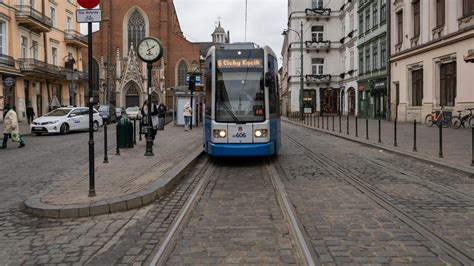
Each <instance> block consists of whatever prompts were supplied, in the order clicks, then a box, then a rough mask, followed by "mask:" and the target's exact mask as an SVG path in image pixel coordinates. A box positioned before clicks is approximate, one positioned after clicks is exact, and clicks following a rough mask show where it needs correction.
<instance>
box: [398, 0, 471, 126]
mask: <svg viewBox="0 0 474 266" xmlns="http://www.w3.org/2000/svg"><path fill="white" fill-rule="evenodd" d="M390 4H391V5H392V12H391V19H392V24H391V25H392V27H391V30H390V32H391V38H392V44H393V45H392V47H391V49H392V56H391V60H390V61H391V66H392V70H391V75H392V84H393V85H392V88H393V89H392V97H391V99H392V101H391V104H392V108H391V109H392V112H393V113H392V117H395V116H397V117H398V119H399V120H400V121H406V120H410V121H411V120H413V119H416V120H418V121H420V120H421V121H423V120H424V118H425V116H426V115H428V114H430V113H431V112H432V111H433V110H440V109H441V106H445V110H446V111H450V112H452V114H453V115H457V112H456V111H459V110H463V109H465V108H468V107H470V108H473V107H474V90H473V86H472V83H471V82H472V81H471V79H472V76H473V75H474V64H472V63H466V62H465V61H464V59H463V56H464V55H465V54H467V52H468V50H469V49H472V48H474V0H436V1H435V0H391V1H390Z"/></svg>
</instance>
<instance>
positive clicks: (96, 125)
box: [92, 121, 99, 131]
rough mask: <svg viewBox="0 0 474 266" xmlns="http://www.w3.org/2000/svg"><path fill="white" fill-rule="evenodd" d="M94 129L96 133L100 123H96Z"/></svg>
mask: <svg viewBox="0 0 474 266" xmlns="http://www.w3.org/2000/svg"><path fill="white" fill-rule="evenodd" d="M92 129H93V130H94V131H97V130H99V122H97V121H94V126H93V127H92Z"/></svg>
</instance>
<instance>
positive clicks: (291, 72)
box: [282, 0, 357, 113]
mask: <svg viewBox="0 0 474 266" xmlns="http://www.w3.org/2000/svg"><path fill="white" fill-rule="evenodd" d="M345 1H346V0H291V1H288V16H289V21H288V28H289V30H288V31H287V34H288V36H287V38H288V39H287V41H285V47H286V48H285V47H283V50H285V49H286V51H287V52H288V54H287V56H285V55H284V59H286V60H287V62H286V65H287V69H285V66H286V65H285V63H284V64H283V65H284V68H283V71H282V77H285V76H286V75H287V76H286V77H287V81H288V98H289V105H290V106H289V108H290V110H291V111H292V112H298V111H299V110H300V84H301V83H300V75H301V59H300V56H301V51H300V44H301V42H303V71H302V75H303V83H304V93H303V96H304V97H303V107H304V109H305V112H308V113H309V112H310V113H314V112H320V111H321V108H322V107H323V110H324V111H325V112H326V113H337V112H338V111H339V110H340V106H341V102H340V93H341V73H342V72H344V70H343V68H342V64H341V53H340V48H341V43H340V39H341V37H342V36H341V23H340V18H339V15H340V13H341V12H340V10H341V7H342V6H343V4H344V2H345ZM301 31H302V33H303V34H302V36H301V37H302V39H300V35H301ZM355 54H357V53H355ZM282 55H283V54H282ZM282 90H285V88H283V89H282Z"/></svg>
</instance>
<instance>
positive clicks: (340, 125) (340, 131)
mask: <svg viewBox="0 0 474 266" xmlns="http://www.w3.org/2000/svg"><path fill="white" fill-rule="evenodd" d="M339 133H342V116H341V115H339Z"/></svg>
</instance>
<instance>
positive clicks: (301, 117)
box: [282, 22, 304, 121]
mask: <svg viewBox="0 0 474 266" xmlns="http://www.w3.org/2000/svg"><path fill="white" fill-rule="evenodd" d="M290 30H291V31H293V32H295V33H296V34H297V35H298V38H299V39H300V64H301V71H300V97H299V100H300V108H299V109H300V120H301V121H303V120H304V115H303V111H304V109H303V91H304V78H303V22H301V24H300V32H298V31H296V30H293V29H290V28H288V29H286V30H284V31H283V33H282V35H284V36H285V35H288V31H290Z"/></svg>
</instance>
